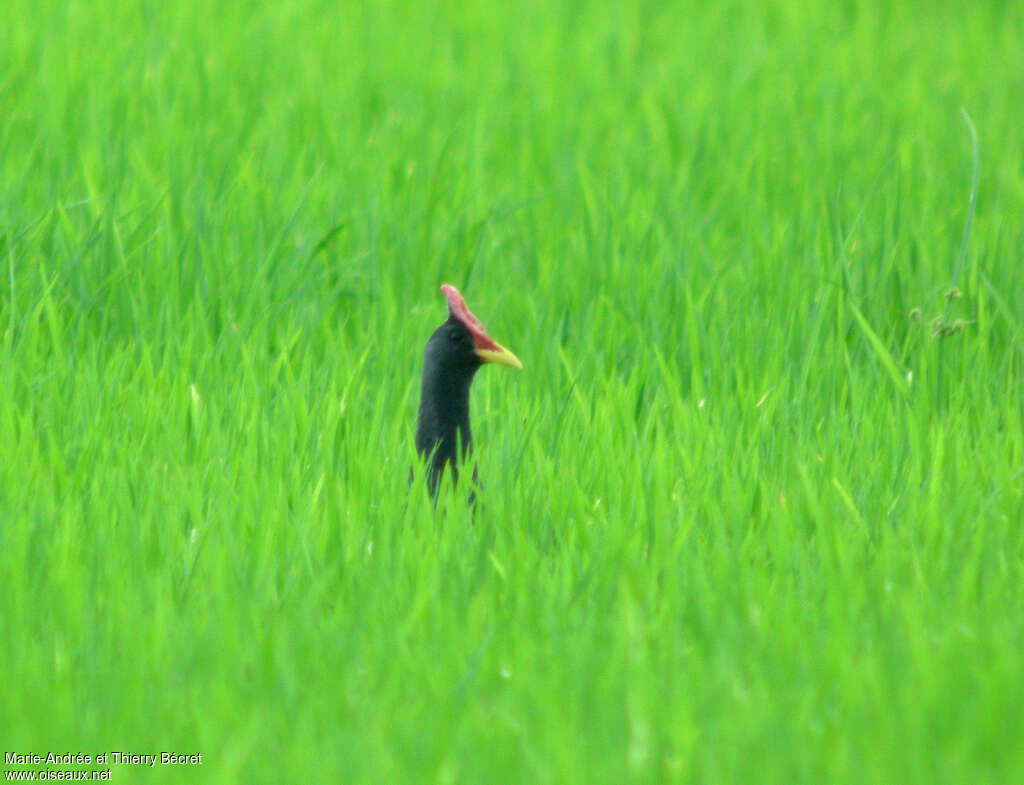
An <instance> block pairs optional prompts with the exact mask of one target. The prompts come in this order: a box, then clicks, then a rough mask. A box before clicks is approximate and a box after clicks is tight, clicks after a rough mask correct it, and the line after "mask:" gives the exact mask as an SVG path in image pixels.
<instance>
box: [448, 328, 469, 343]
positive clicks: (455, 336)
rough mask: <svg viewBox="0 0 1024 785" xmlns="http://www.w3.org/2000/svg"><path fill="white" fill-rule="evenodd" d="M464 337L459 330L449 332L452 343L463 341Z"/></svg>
mask: <svg viewBox="0 0 1024 785" xmlns="http://www.w3.org/2000/svg"><path fill="white" fill-rule="evenodd" d="M464 338H465V336H464V335H463V334H462V333H460V332H459V331H458V330H452V331H451V332H450V333H448V339H449V340H450V341H451V342H452V343H462V342H463V339H464Z"/></svg>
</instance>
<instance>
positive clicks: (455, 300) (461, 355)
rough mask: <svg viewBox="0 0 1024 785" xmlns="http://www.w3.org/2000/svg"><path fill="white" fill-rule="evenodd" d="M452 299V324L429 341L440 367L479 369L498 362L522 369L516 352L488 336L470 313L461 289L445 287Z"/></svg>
mask: <svg viewBox="0 0 1024 785" xmlns="http://www.w3.org/2000/svg"><path fill="white" fill-rule="evenodd" d="M441 292H442V294H444V296H445V298H446V299H447V300H448V321H446V322H445V323H444V324H442V325H441V326H440V327H438V328H437V329H436V330H435V331H434V334H433V335H432V336H430V340H429V341H428V342H427V355H428V356H429V357H431V358H432V359H433V360H434V362H436V363H437V364H438V365H439V366H441V367H445V368H452V369H455V368H458V369H466V370H476V369H477V368H478V367H479V366H480V365H481V364H483V363H497V364H499V365H507V366H508V367H510V368H516V369H521V368H522V367H523V364H522V363H521V362H519V358H518V357H516V356H515V355H514V354H512V352H510V351H509V350H508V349H506V348H505V347H503V346H502V345H501V344H499V343H497V342H496V341H494V340H493V339H491V337H490V336H489V335H488V334H487V330H485V329H484V326H483V324H481V323H480V320H479V319H477V318H476V317H475V316H473V314H472V313H470V311H469V308H467V307H466V301H465V300H463V299H462V295H461V294H459V290H458V289H456V288H455V287H454V286H452V285H451V284H447V283H446V284H442V285H441Z"/></svg>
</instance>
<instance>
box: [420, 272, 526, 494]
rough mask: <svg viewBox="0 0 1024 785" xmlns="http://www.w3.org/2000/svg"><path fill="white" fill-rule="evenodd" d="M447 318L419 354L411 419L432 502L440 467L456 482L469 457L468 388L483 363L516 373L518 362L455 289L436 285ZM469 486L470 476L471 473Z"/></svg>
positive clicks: (470, 436)
mask: <svg viewBox="0 0 1024 785" xmlns="http://www.w3.org/2000/svg"><path fill="white" fill-rule="evenodd" d="M441 293H442V294H443V295H444V296H445V299H446V300H447V301H448V319H447V321H445V323H444V324H442V325H441V326H440V327H438V328H437V329H436V330H434V332H433V334H432V335H431V336H430V339H429V340H428V341H427V345H426V348H425V349H424V350H423V380H422V383H421V386H420V408H419V413H418V414H417V417H416V452H417V453H418V454H419V456H420V460H426V461H429V463H428V465H427V488H428V490H429V491H430V496H431V498H433V499H434V500H435V501H436V500H437V491H438V487H439V485H440V482H441V477H442V475H443V474H444V471H445V469H446V468H447V469H450V471H451V475H452V482H453V484H454V483H457V482H458V476H459V464H460V463H462V462H464V461H465V459H466V458H467V457H468V456H469V453H470V451H471V449H472V444H473V435H472V432H471V431H470V427H469V387H470V385H471V384H472V383H473V377H474V376H475V375H476V372H477V371H478V370H479V369H480V366H481V365H483V364H484V363H495V364H497V365H504V366H507V367H509V368H515V369H516V370H521V369H522V367H523V364H522V363H521V362H519V358H518V357H516V356H515V355H514V354H513V353H512V352H510V351H509V350H508V349H506V348H505V347H504V346H502V345H501V344H499V343H497V342H496V341H494V340H493V339H492V338H491V337H490V336H489V335H488V334H487V330H485V329H484V326H483V324H481V322H480V320H479V319H477V318H476V317H475V316H474V315H473V314H472V313H470V311H469V308H467V307H466V301H465V300H464V299H463V298H462V295H461V294H459V290H458V289H456V288H455V287H454V286H452V285H451V284H447V283H446V284H442V285H441ZM473 480H474V485H475V484H476V473H475V471H474V476H473Z"/></svg>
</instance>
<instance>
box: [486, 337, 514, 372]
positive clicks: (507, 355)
mask: <svg viewBox="0 0 1024 785" xmlns="http://www.w3.org/2000/svg"><path fill="white" fill-rule="evenodd" d="M494 346H495V347H496V348H494V349H477V350H476V356H477V357H479V358H480V360H481V361H482V362H485V363H497V364H498V365H507V366H508V367H509V368H515V369H516V370H517V371H521V370H523V364H522V363H521V362H519V358H518V357H516V356H515V355H514V354H512V352H510V351H509V350H508V349H506V348H505V347H504V346H502V345H501V344H498V343H496V344H494Z"/></svg>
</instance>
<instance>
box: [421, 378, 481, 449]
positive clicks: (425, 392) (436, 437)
mask: <svg viewBox="0 0 1024 785" xmlns="http://www.w3.org/2000/svg"><path fill="white" fill-rule="evenodd" d="M472 381H473V373H472V372H469V373H466V374H453V373H445V372H444V371H443V370H442V369H436V370H435V371H434V372H430V373H426V374H424V376H423V386H422V389H421V397H420V411H419V420H418V423H417V433H416V442H417V445H416V446H417V447H418V448H419V449H420V451H421V452H427V453H429V452H431V451H433V450H435V448H436V451H435V454H434V463H435V464H440V463H443V462H446V461H448V460H451V459H453V458H455V457H456V455H455V453H456V448H457V447H461V452H462V453H466V452H468V451H469V447H470V443H471V441H472V438H473V437H472V434H471V432H470V429H469V387H470V384H471V383H472Z"/></svg>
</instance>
